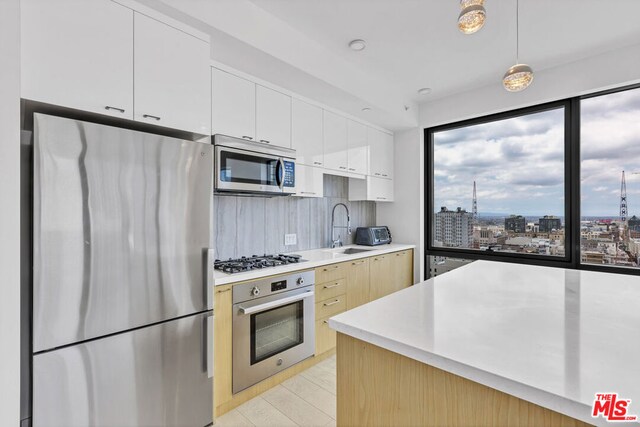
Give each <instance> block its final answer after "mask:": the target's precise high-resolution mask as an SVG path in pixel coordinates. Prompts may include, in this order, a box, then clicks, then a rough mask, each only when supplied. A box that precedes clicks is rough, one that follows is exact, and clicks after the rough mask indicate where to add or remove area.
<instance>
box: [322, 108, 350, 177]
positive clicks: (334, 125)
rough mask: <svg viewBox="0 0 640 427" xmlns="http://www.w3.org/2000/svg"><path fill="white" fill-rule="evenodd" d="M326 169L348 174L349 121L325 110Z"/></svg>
mask: <svg viewBox="0 0 640 427" xmlns="http://www.w3.org/2000/svg"><path fill="white" fill-rule="evenodd" d="M323 129H324V132H323V133H324V135H323V140H324V167H325V168H327V169H333V170H337V171H341V172H348V170H347V169H348V166H347V165H348V164H349V162H348V156H347V119H346V118H345V117H342V116H339V115H337V114H334V113H332V112H330V111H327V110H324V126H323Z"/></svg>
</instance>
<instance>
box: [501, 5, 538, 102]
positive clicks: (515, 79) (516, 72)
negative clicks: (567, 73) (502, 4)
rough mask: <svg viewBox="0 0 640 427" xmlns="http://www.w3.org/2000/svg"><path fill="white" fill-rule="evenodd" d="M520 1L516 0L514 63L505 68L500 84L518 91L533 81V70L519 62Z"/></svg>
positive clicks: (509, 89) (512, 90)
mask: <svg viewBox="0 0 640 427" xmlns="http://www.w3.org/2000/svg"><path fill="white" fill-rule="evenodd" d="M519 9H520V1H519V0H516V65H514V66H512V67H511V68H509V69H508V70H507V72H506V73H505V74H504V77H502V84H503V86H504V88H505V89H506V90H508V91H509V92H520V91H521V90H524V89H526V88H527V87H529V85H530V84H531V82H532V81H533V70H532V69H531V67H530V66H528V65H527V64H521V63H520V58H519V57H520V10H519Z"/></svg>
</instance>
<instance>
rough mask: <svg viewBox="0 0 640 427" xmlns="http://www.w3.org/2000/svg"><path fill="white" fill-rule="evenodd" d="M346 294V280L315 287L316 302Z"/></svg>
mask: <svg viewBox="0 0 640 427" xmlns="http://www.w3.org/2000/svg"><path fill="white" fill-rule="evenodd" d="M346 292H347V280H346V279H338V280H334V281H332V282H326V283H320V284H317V285H316V301H324V300H326V299H329V298H334V297H337V296H338V295H342V294H345V293H346Z"/></svg>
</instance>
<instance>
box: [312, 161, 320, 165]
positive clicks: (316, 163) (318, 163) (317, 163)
mask: <svg viewBox="0 0 640 427" xmlns="http://www.w3.org/2000/svg"><path fill="white" fill-rule="evenodd" d="M313 164H314V165H321V164H322V162H313Z"/></svg>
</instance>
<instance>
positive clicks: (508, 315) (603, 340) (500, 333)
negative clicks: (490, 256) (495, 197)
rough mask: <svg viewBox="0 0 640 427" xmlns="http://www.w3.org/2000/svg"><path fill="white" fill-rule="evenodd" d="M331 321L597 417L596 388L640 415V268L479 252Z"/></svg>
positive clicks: (409, 353) (484, 380)
mask: <svg viewBox="0 0 640 427" xmlns="http://www.w3.org/2000/svg"><path fill="white" fill-rule="evenodd" d="M329 325H330V326H331V327H332V328H333V329H335V330H337V331H339V332H342V333H344V334H347V335H350V336H352V337H355V338H358V339H360V340H363V341H366V342H369V343H371V344H374V345H377V346H379V347H382V348H385V349H388V350H390V351H393V352H396V353H399V354H402V355H404V356H406V357H409V358H412V359H415V360H418V361H421V362H424V363H427V364H429V365H432V366H435V367H437V368H440V369H442V370H445V371H447V372H451V373H453V374H456V375H459V376H461V377H464V378H467V379H470V380H472V381H475V382H478V383H480V384H484V385H486V386H488V387H492V388H494V389H497V390H500V391H503V392H505V393H508V394H511V395H514V396H516V397H519V398H521V399H524V400H527V401H529V402H533V403H535V404H538V405H540V406H543V407H546V408H549V409H551V410H554V411H557V412H560V413H562V414H565V415H568V416H570V417H573V418H577V419H580V420H583V421H585V422H587V423H590V424H597V425H609V424H608V423H606V422H605V421H604V419H603V418H602V417H600V418H597V419H594V418H591V407H592V404H593V400H594V394H595V393H604V392H617V393H618V396H619V399H623V398H624V399H631V400H632V402H631V404H630V406H629V413H628V415H638V416H640V277H637V276H628V275H618V274H610V273H597V272H589V271H577V270H565V269H559V268H549V267H538V266H528V265H519V264H510V263H498V262H490V261H476V262H473V263H471V264H469V265H466V266H464V267H461V268H459V269H456V270H453V271H451V272H449V273H446V274H443V275H441V276H438V277H436V278H433V279H430V280H428V281H426V282H422V283H419V284H417V285H415V286H412V287H410V288H407V289H404V290H402V291H399V292H396V293H394V294H392V295H389V296H387V297H384V298H381V299H379V300H376V301H373V302H371V303H369V304H366V305H363V306H361V307H358V308H356V309H353V310H350V311H347V312H345V313H342V314H339V315H337V316H335V317H332V318H331V319H330V320H329ZM628 424H629V423H624V425H628ZM631 424H632V425H639V424H636V423H631Z"/></svg>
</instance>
